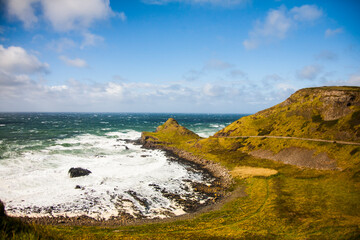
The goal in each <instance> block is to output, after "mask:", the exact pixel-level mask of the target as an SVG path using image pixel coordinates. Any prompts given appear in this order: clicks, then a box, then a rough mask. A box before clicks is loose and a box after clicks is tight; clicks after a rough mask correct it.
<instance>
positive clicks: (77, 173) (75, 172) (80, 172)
mask: <svg viewBox="0 0 360 240" xmlns="http://www.w3.org/2000/svg"><path fill="white" fill-rule="evenodd" d="M90 173H91V171H90V170H87V169H85V168H79V167H78V168H70V170H69V174H70V177H71V178H75V177H82V176H87V175H89V174H90Z"/></svg>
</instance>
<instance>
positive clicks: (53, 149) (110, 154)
mask: <svg viewBox="0 0 360 240" xmlns="http://www.w3.org/2000/svg"><path fill="white" fill-rule="evenodd" d="M242 116H244V115H241V114H170V113H168V114H165V113H161V114H160V113H159V114H155V113H151V114H150V113H0V200H1V201H3V202H4V204H5V206H6V211H7V214H8V215H10V216H20V217H44V216H45V217H57V216H63V217H76V216H83V215H85V216H89V217H92V218H95V219H99V220H104V219H105V220H106V219H111V218H116V217H117V216H119V215H121V214H124V213H125V214H129V215H131V216H133V217H139V216H140V217H142V218H165V217H169V216H176V215H181V214H184V213H186V209H185V208H184V206H182V205H180V204H178V202H176V201H174V199H171V198H169V197H168V196H169V193H170V195H171V194H172V195H176V196H178V197H180V198H182V199H187V200H189V199H190V200H196V201H199V202H201V201H202V202H205V201H208V200H209V199H208V198H209V196H204V195H201V193H198V192H196V191H194V189H193V187H192V186H193V185H192V184H191V183H194V182H195V183H202V184H211V181H214V179H212V178H211V177H209V176H206V173H204V172H203V171H200V170H198V169H195V168H193V167H191V165H188V164H187V163H184V162H181V161H176V160H174V159H173V158H172V157H169V156H168V155H167V154H166V153H165V152H163V151H161V150H150V149H144V148H142V146H141V145H139V144H136V143H135V142H134V140H137V139H139V138H140V137H141V132H142V131H155V129H156V127H157V126H159V125H161V124H163V123H164V122H165V121H166V120H167V119H168V118H170V117H172V118H175V119H176V120H177V121H178V122H179V124H180V125H182V126H185V127H186V128H188V129H190V130H192V131H194V132H195V133H197V134H199V135H200V136H202V137H208V136H211V135H213V134H214V133H215V132H217V131H219V130H220V129H222V128H224V127H225V126H226V125H228V124H230V123H232V122H233V121H235V120H237V119H239V118H241V117H242ZM72 167H75V168H76V167H81V168H84V169H88V170H90V171H91V174H89V175H87V176H81V177H76V178H70V176H69V173H68V171H69V169H70V168H72ZM165 193H166V194H165Z"/></svg>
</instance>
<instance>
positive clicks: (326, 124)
mask: <svg viewBox="0 0 360 240" xmlns="http://www.w3.org/2000/svg"><path fill="white" fill-rule="evenodd" d="M268 135H269V136H291V137H301V138H317V139H328V140H341V141H355V142H360V87H319V88H306V89H301V90H299V91H297V92H295V93H294V94H293V95H291V96H290V97H289V98H288V99H286V100H285V101H284V102H282V103H280V104H278V105H276V106H273V107H271V108H268V109H266V110H263V111H260V112H258V113H256V114H254V115H250V116H247V117H243V118H241V119H239V120H237V121H235V122H234V123H232V124H230V125H229V126H227V127H226V128H224V129H222V130H221V131H219V132H217V133H216V134H215V135H214V136H215V137H228V136H268Z"/></svg>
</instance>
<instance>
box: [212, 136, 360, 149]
mask: <svg viewBox="0 0 360 240" xmlns="http://www.w3.org/2000/svg"><path fill="white" fill-rule="evenodd" d="M217 138H278V139H297V140H305V141H312V142H326V143H337V144H345V145H357V146H360V143H357V142H345V141H337V140H325V139H316V138H300V137H283V136H267V135H265V136H231V137H217Z"/></svg>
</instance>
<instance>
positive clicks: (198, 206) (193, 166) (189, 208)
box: [16, 139, 245, 226]
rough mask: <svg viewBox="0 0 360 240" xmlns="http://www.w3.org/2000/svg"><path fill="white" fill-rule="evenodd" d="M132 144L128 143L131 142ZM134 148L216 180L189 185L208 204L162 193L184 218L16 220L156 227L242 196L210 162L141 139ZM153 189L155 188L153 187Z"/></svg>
mask: <svg viewBox="0 0 360 240" xmlns="http://www.w3.org/2000/svg"><path fill="white" fill-rule="evenodd" d="M130 141H131V140H129V142H130ZM131 142H132V143H133V144H140V145H142V147H144V148H146V149H159V150H162V151H164V152H165V153H166V155H167V157H168V158H169V159H170V160H171V161H177V162H179V163H183V164H185V165H187V166H190V168H188V170H193V171H202V172H203V174H205V177H206V178H210V177H212V178H215V180H214V181H213V182H212V184H211V185H210V186H209V185H206V184H201V183H195V182H192V183H190V184H191V186H192V187H193V189H194V190H195V192H198V193H202V194H206V195H207V196H210V197H211V200H208V201H205V202H203V203H200V202H199V201H194V200H190V199H189V200H184V199H182V198H180V197H179V196H177V195H176V194H171V193H166V192H163V194H164V195H166V194H167V195H166V196H167V197H168V198H169V199H172V200H173V201H176V202H177V203H179V204H180V205H182V206H183V207H184V209H185V212H186V213H185V214H182V215H179V216H169V217H168V218H163V219H162V218H153V219H147V218H142V217H141V216H138V217H137V218H135V217H133V216H132V215H130V214H127V213H121V214H119V216H117V217H113V218H110V219H100V220H99V219H94V218H91V217H88V216H77V217H63V216H58V217H51V216H45V217H34V218H32V217H16V218H17V219H20V220H21V221H24V222H28V223H35V224H42V225H64V226H76V225H82V226H125V225H139V224H144V223H155V222H168V221H175V220H179V219H188V218H191V217H193V216H196V215H198V214H200V213H204V212H207V211H210V210H214V209H218V208H219V207H220V206H222V205H223V204H224V203H225V202H227V201H228V200H229V199H232V195H234V194H235V195H242V196H243V195H245V193H244V191H243V190H241V191H240V190H239V189H238V191H235V192H233V193H228V192H227V191H226V190H227V189H228V188H229V186H231V184H232V183H233V180H232V177H231V175H230V173H229V171H228V170H227V169H226V168H225V167H223V166H221V165H220V164H218V163H214V162H211V161H209V160H206V159H203V158H200V157H197V156H194V155H193V154H191V153H189V152H186V151H183V150H180V149H176V148H174V147H168V146H164V145H157V144H153V143H149V142H144V141H142V140H141V139H139V140H137V141H131ZM154 187H156V186H154Z"/></svg>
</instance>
